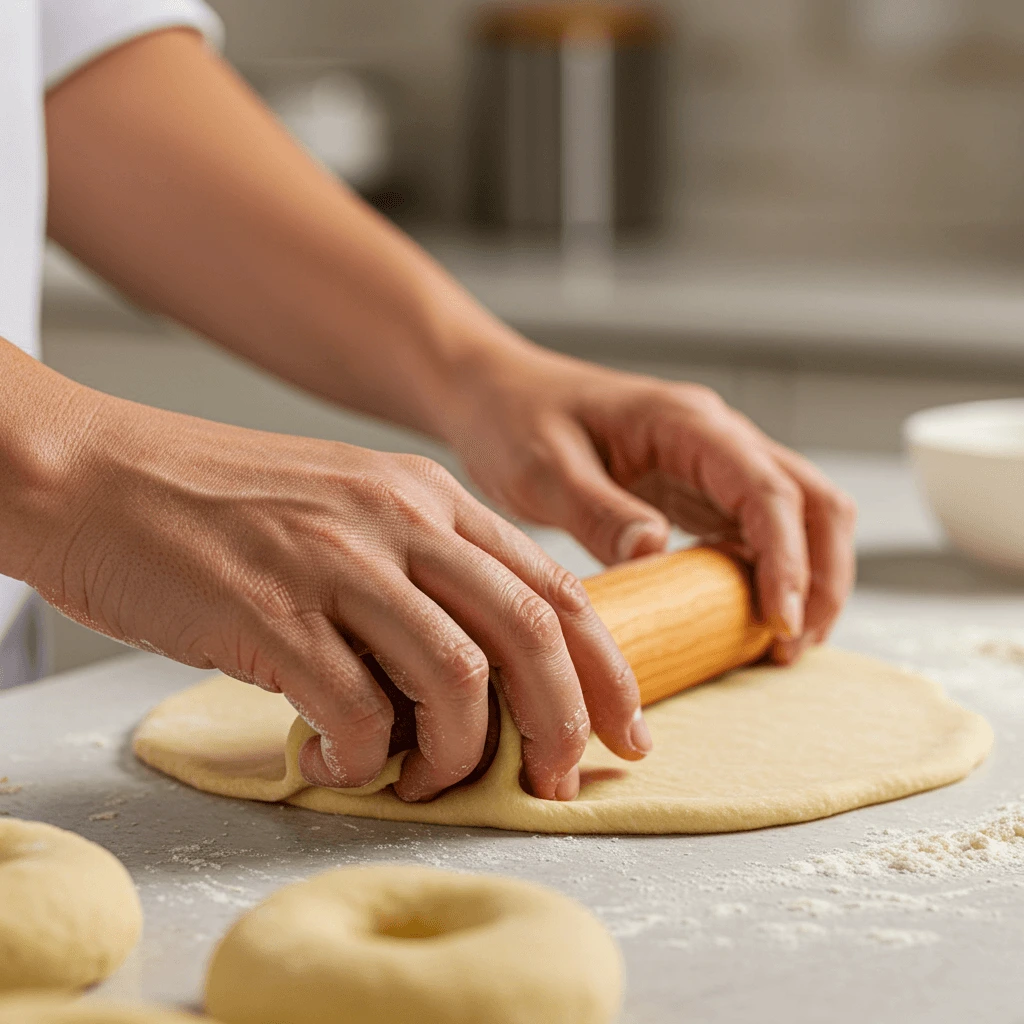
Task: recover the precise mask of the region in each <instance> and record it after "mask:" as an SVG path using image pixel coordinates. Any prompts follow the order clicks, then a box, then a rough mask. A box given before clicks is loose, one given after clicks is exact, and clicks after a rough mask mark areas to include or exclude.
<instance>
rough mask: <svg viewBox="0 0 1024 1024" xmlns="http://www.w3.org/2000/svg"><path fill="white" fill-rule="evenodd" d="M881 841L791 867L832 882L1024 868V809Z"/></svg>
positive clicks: (1008, 807)
mask: <svg viewBox="0 0 1024 1024" xmlns="http://www.w3.org/2000/svg"><path fill="white" fill-rule="evenodd" d="M886 832H887V835H886V838H885V839H884V840H883V841H881V842H874V843H868V844H866V845H864V846H862V847H861V848H860V849H859V850H840V851H835V852H832V853H822V854H817V855H816V856H813V857H808V858H807V859H806V860H801V861H794V862H792V863H791V864H789V865H787V866H788V868H789V870H790V871H793V872H795V873H796V874H801V875H824V876H826V877H828V878H851V877H854V876H858V875H859V876H870V877H872V878H881V877H884V876H886V875H888V874H891V873H900V874H914V875H930V876H950V875H965V874H970V873H972V872H975V871H978V870H981V869H985V868H993V867H1002V868H1024V805H1021V804H1005V805H1003V806H1002V807H999V808H997V810H996V812H995V813H994V814H991V815H989V816H987V817H985V818H981V819H979V820H977V821H975V822H972V823H969V824H964V825H961V826H960V827H958V828H953V829H949V830H948V831H931V830H924V831H920V832H912V833H905V832H897V831H895V830H886Z"/></svg>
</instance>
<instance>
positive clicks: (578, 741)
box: [558, 705, 590, 764]
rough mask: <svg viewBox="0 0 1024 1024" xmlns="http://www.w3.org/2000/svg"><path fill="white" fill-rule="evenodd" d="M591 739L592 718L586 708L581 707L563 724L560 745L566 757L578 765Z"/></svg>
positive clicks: (559, 738)
mask: <svg viewBox="0 0 1024 1024" xmlns="http://www.w3.org/2000/svg"><path fill="white" fill-rule="evenodd" d="M588 739H590V716H589V715H588V714H587V710H586V708H585V707H583V706H582V705H580V707H578V708H576V709H575V710H574V711H573V712H572V713H571V714H570V715H569V716H568V717H567V718H566V719H565V721H564V722H562V723H561V725H560V727H559V730H558V740H559V745H560V746H561V748H562V750H563V751H564V752H565V755H566V757H571V758H572V763H573V764H576V763H578V762H579V759H580V758H581V757H582V756H583V751H584V750H585V749H586V746H587V740H588Z"/></svg>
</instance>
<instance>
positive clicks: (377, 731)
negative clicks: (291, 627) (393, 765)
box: [273, 616, 394, 788]
mask: <svg viewBox="0 0 1024 1024" xmlns="http://www.w3.org/2000/svg"><path fill="white" fill-rule="evenodd" d="M273 685H274V686H276V687H277V688H278V689H279V690H280V691H281V692H283V693H284V694H286V696H287V698H288V701H289V703H291V705H292V706H293V707H294V708H295V710H296V711H297V712H298V713H299V714H300V715H301V716H302V717H303V718H304V719H305V720H306V721H307V722H308V723H309V724H310V725H311V726H312V727H313V728H314V729H316V731H317V732H318V733H320V735H319V736H316V737H313V738H312V739H310V740H308V741H307V742H306V743H305V744H304V746H303V747H302V750H301V751H300V752H299V770H300V771H301V772H302V775H303V777H304V778H305V779H306V780H307V781H308V782H310V783H312V784H313V785H315V786H336V787H346V788H347V787H352V786H363V785H365V784H366V783H368V782H371V781H372V780H373V779H375V778H376V777H377V776H378V775H379V774H380V772H381V769H382V768H383V767H384V764H385V762H386V761H387V757H388V743H389V739H390V735H391V724H392V721H393V718H394V716H393V712H392V707H391V702H390V701H389V700H388V699H387V697H386V696H385V695H384V693H383V692H382V691H381V689H380V687H379V686H378V685H377V684H376V683H375V682H374V680H373V677H372V676H371V674H370V672H369V670H368V669H367V668H366V666H365V665H364V664H363V662H362V661H361V660H360V659H359V658H358V657H356V655H355V654H354V653H353V651H352V649H351V648H350V647H349V646H348V644H346V643H345V641H344V640H343V639H342V637H341V636H340V635H339V633H338V631H337V630H336V629H335V628H334V626H333V625H332V624H331V623H330V622H329V621H328V620H327V619H326V618H325V617H323V616H316V617H315V618H311V619H307V620H305V621H304V623H303V628H302V630H301V631H300V632H298V633H297V635H296V637H295V638H294V640H293V641H292V642H290V643H288V644H287V645H285V649H284V650H283V651H281V652H279V654H278V656H277V657H276V658H275V665H274V680H273Z"/></svg>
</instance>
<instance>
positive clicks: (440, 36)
mask: <svg viewBox="0 0 1024 1024" xmlns="http://www.w3.org/2000/svg"><path fill="white" fill-rule="evenodd" d="M211 2H212V6H213V7H215V8H216V9H217V10H218V12H219V13H220V14H221V16H222V17H223V19H224V22H225V24H226V29H227V50H226V53H227V57H228V58H229V59H230V60H231V61H232V62H233V63H234V64H235V65H236V66H237V67H238V68H239V69H240V70H241V72H242V73H243V74H245V75H246V76H247V77H248V78H249V79H250V81H252V82H253V84H254V85H255V86H256V87H257V88H259V89H260V90H261V91H262V92H263V93H264V95H266V96H267V97H268V98H269V99H270V100H271V101H272V103H273V104H274V105H275V107H276V108H277V109H278V110H279V111H280V112H281V114H282V116H283V117H285V118H286V120H287V121H288V123H289V124H290V125H291V126H292V127H293V129H294V131H295V132H296V134H297V135H299V136H300V137H301V138H302V139H303V140H304V141H305V142H306V143H307V145H309V146H310V147H311V148H312V149H313V150H314V151H316V152H317V154H318V155H319V156H320V158H321V159H323V160H324V162H325V163H327V164H328V165H329V166H331V167H333V168H335V169H336V170H337V171H338V172H339V173H341V174H343V175H344V176H346V177H348V178H349V180H350V181H351V182H352V183H353V184H354V185H356V186H357V187H359V188H360V190H361V191H363V192H364V194H366V195H367V196H368V197H369V198H370V199H371V200H372V201H373V202H374V203H375V204H376V205H378V206H379V208H381V209H382V210H383V211H384V212H385V213H387V214H388V215H389V216H391V217H393V218H394V219H395V220H397V221H398V222H399V223H400V224H401V225H402V226H403V227H405V228H407V229H408V230H410V231H411V232H412V233H413V234H414V235H415V236H416V237H418V238H419V239H421V240H422V241H423V243H424V244H425V245H427V246H428V248H430V249H431V250H432V251H433V252H435V253H436V254H437V256H438V257H439V258H440V259H441V260H442V261H443V262H444V263H445V264H446V265H447V266H448V267H449V268H450V269H451V270H452V271H453V272H454V273H455V274H456V275H457V276H458V277H460V278H461V279H462V280H463V281H464V282H465V283H466V284H467V285H468V286H469V288H470V289H471V290H472V291H473V292H474V293H476V294H477V295H478V296H479V297H480V298H481V299H482V300H483V301H484V302H485V303H486V304H487V305H489V306H490V307H491V308H492V309H494V310H495V311H496V312H497V313H498V314H500V315H501V316H502V317H504V318H506V319H507V320H509V321H510V322H511V323H513V324H514V325H516V326H517V327H519V328H520V329H521V330H523V331H524V332H525V333H527V334H529V335H530V336H531V337H532V338H534V339H536V340H537V341H539V342H541V343H543V344H547V345H551V346H555V347H557V348H560V349H563V350H565V351H569V352H572V353H575V354H577V355H580V356H583V357H586V358H590V359H596V360H601V361H604V362H607V363H610V364H614V365H617V366H623V367H628V368H631V369H636V370H639V371H643V372H648V373H654V374H658V375H660V376H663V377H668V378H674V379H686V380H694V381H699V382H702V383H705V384H708V385H710V386H712V387H714V388H715V389H717V390H718V391H719V392H720V393H721V394H722V395H723V396H724V397H725V398H726V399H727V400H728V401H729V402H731V403H733V404H734V405H736V406H738V407H739V408H740V409H741V410H743V411H744V412H746V413H747V414H748V415H750V416H751V417H752V418H753V419H754V420H755V421H756V422H757V423H759V424H760V425H761V426H762V427H763V428H764V429H765V430H767V431H768V432H769V433H771V434H772V435H774V436H775V437H776V438H778V439H779V440H781V441H783V442H785V443H786V444H789V445H793V446H795V447H797V448H800V449H803V450H807V451H813V452H827V453H832V454H836V453H838V455H844V456H849V457H850V458H857V457H861V456H866V455H874V456H884V455H886V454H895V453H897V452H898V451H899V450H900V445H901V440H900V425H901V423H902V421H903V420H904V418H905V417H906V416H907V415H909V414H910V413H912V412H914V411H916V410H918V409H922V408H925V407H927V406H933V405H938V404H942V403H947V402H957V401H966V400H970V399H975V398H993V397H1004V396H1006V397H1012V396H1019V395H1021V393H1022V392H1024V4H1022V3H1020V2H1019V0H663V2H662V3H661V5H660V6H656V7H652V6H645V7H642V8H639V7H627V8H625V9H615V8H609V7H608V6H606V5H602V6H600V7H596V6H594V5H591V4H576V5H573V4H563V5H559V6H558V7H556V8H553V7H551V6H550V5H548V6H547V7H546V8H545V9H543V10H537V9H533V10H526V11H523V10H512V11H510V10H509V9H507V8H506V9H503V10H501V11H499V12H495V10H494V9H493V8H487V9H486V10H485V9H483V8H481V6H480V5H479V4H477V3H473V2H469V0H430V2H429V3H424V2H421V0H373V2H372V3H368V2H365V0H211ZM43 327H44V335H43V337H44V349H45V358H46V360H47V362H49V363H50V364H51V365H52V366H54V367H56V368H57V369H58V370H60V371H61V372H63V373H66V374H68V375H69V376H71V377H74V378H76V379H78V380H81V381H83V382H85V383H87V384H90V385H92V386H94V387H97V388H100V389H102V390H104V391H108V392H112V393H116V394H119V395H123V396H126V397H130V398H133V399H136V400H139V401H143V402H147V403H151V404H153V405H158V406H164V407H167V408H174V409H179V410H182V411H186V412H190V413H194V414H198V415H202V416H206V417H210V418H215V419H221V420H227V421H231V422H235V423H240V424H245V425H248V426H254V427H261V428H264V429H270V430H278V431H286V432H290V433H303V434H316V435H319V436H323V437H332V438H338V439H343V440H346V441H351V442H354V443H358V444H363V445H372V446H377V447H385V448H394V449H408V450H415V451H419V452H423V453H426V454H430V455H432V456H434V457H437V458H440V459H442V460H443V461H447V463H448V464H449V465H451V460H450V459H448V458H447V456H446V454H445V453H444V452H442V451H440V450H439V449H438V448H437V447H436V446H435V445H433V444H432V443H431V442H429V441H427V440H426V439H423V438H419V437H415V436H412V435H410V434H408V433H406V432H404V431H399V430H396V429H392V428H390V427H387V426H384V425H382V424H379V423H376V422H372V421H369V420H367V419H365V418H362V417H357V416H353V415H349V414H345V413H342V412H339V411H338V410H334V409H331V408H328V407H327V406H325V405H323V404H322V403H319V402H317V401H315V400H313V399H310V398H307V397H304V396H302V395H300V394H298V393H297V392H295V391H294V390H293V389H291V388H289V387H286V386H284V385H281V384H279V383H277V382H275V381H272V380H270V379H269V378H267V377H265V376H264V375H262V374H261V373H259V372H257V371H255V370H253V369H252V368H251V367H249V366H247V365H244V364H242V363H240V362H239V361H238V360H236V359H234V358H233V357H231V356H229V355H226V354H224V353H222V352H219V351H217V350H215V349H213V348H212V347H210V346H209V345H206V344H204V343H202V342H200V341H198V340H197V339H195V338H192V337H190V336H188V335H187V334H186V333H184V332H183V331H181V330H180V329H178V328H176V327H173V326H170V325H167V324H164V323H160V322H158V321H155V320H153V319H152V318H150V317H148V316H145V315H143V314H141V313H139V312H138V311H135V310H133V309H131V308H130V307H129V306H128V305H127V304H125V303H124V302H123V301H121V300H120V299H118V298H116V297H115V296H113V295H112V294H111V293H110V292H109V291H108V290H106V289H105V288H103V287H102V286H99V285H97V284H96V283H95V282H94V281H91V280H90V279H89V278H88V277H87V276H85V275H83V273H82V272H81V270H80V269H78V268H77V267H75V266H74V265H73V264H72V263H71V262H70V261H69V260H68V258H67V257H66V256H64V255H62V254H61V253H59V252H57V251H51V253H50V254H49V255H48V257H47V273H46V286H45V293H44V307H43ZM368 343H372V339H368ZM452 468H455V467H452ZM46 628H47V629H51V630H53V631H54V647H53V650H54V652H55V654H54V657H55V664H54V667H55V668H56V669H63V668H69V667H72V666H75V665H80V664H84V663H86V662H88V661H91V660H95V659H97V658H99V657H103V656H107V655H108V654H110V653H113V652H114V651H115V650H116V647H115V645H113V644H112V642H110V641H107V640H106V639H104V638H102V637H97V636H94V635H92V634H89V633H87V632H86V631H84V630H80V629H79V628H78V627H76V626H74V625H73V624H70V623H67V622H65V621H63V620H59V621H58V620H57V618H56V617H54V619H53V620H52V621H50V622H49V623H48V624H47V626H46Z"/></svg>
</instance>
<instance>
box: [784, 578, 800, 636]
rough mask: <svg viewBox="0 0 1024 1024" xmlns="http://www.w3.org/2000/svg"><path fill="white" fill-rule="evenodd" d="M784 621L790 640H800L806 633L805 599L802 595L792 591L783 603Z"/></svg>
mask: <svg viewBox="0 0 1024 1024" xmlns="http://www.w3.org/2000/svg"><path fill="white" fill-rule="evenodd" d="M782 620H783V622H785V624H786V629H788V630H789V639H790V640H799V639H800V637H801V636H803V633H804V599H803V595H802V594H798V593H797V592H796V591H795V590H791V591H790V592H789V593H788V594H787V595H786V596H785V598H784V599H783V602H782Z"/></svg>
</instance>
